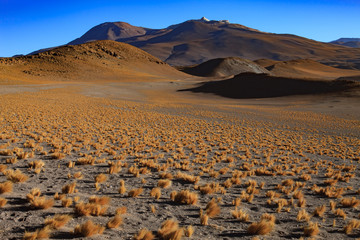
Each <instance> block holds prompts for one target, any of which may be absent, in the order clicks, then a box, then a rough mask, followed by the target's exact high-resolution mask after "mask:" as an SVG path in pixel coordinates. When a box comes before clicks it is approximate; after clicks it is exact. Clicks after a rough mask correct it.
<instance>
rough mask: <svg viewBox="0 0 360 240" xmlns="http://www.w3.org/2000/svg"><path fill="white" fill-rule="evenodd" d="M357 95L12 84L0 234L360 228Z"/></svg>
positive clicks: (274, 235)
mask: <svg viewBox="0 0 360 240" xmlns="http://www.w3.org/2000/svg"><path fill="white" fill-rule="evenodd" d="M174 84H175V83H174V82H171V83H169V84H168V85H166V84H165V85H166V86H167V87H168V88H169V89H173V88H174V87H173V85H174ZM165 85H164V86H165ZM175 85H176V84H175ZM142 86H144V85H142ZM169 86H170V87H169ZM156 89H157V90H156ZM159 89H160V90H159ZM117 92H118V94H116V93H117ZM124 92H127V93H128V94H127V95H126V94H125V95H124ZM165 92H167V93H168V95H166V94H165ZM171 94H174V97H171ZM121 96H125V97H123V98H122V97H121ZM141 96H142V97H141ZM329 99H331V100H329ZM357 99H358V98H356V99H355V100H353V102H351V101H350V100H348V99H347V98H335V97H334V98H333V97H332V96H323V97H315V98H312V97H289V98H277V99H270V100H269V99H265V100H257V99H254V100H234V99H232V100H225V99H222V98H220V97H217V96H213V95H206V94H199V95H196V94H195V93H184V92H181V93H180V92H176V91H165V90H163V89H162V87H161V86H160V85H156V83H154V84H148V85H146V87H142V88H141V87H140V90H139V91H138V92H137V93H135V90H134V91H133V92H132V91H131V89H129V88H128V89H126V88H125V87H123V86H121V85H119V86H109V85H103V86H101V85H91V86H86V87H84V86H81V85H79V84H74V85H71V84H68V85H66V84H65V85H61V84H60V85H54V86H51V85H49V86H45V85H43V86H40V85H36V86H33V87H29V86H15V87H13V88H11V87H8V88H6V87H4V88H2V92H1V95H0V109H1V111H0V126H1V129H0V172H1V173H0V206H1V209H0V219H1V221H0V238H1V239H21V238H24V239H41V238H50V239H76V238H82V237H86V236H90V235H92V237H93V239H133V238H134V239H147V240H149V239H152V238H155V239H180V238H182V239H187V238H189V239H300V238H308V237H310V238H311V237H313V238H316V239H345V238H350V239H351V238H356V237H360V210H359V207H360V186H359V177H360V176H359V172H358V168H359V164H360V121H359V118H358V116H359V115H358V114H359V113H358V112H356V101H357ZM285 102H286V103H287V104H284V103H285ZM325 105H326V106H325ZM326 109H331V110H332V111H330V110H329V111H328V110H326ZM357 111H358V110H357Z"/></svg>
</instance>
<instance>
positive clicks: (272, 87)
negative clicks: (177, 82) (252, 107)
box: [181, 73, 360, 98]
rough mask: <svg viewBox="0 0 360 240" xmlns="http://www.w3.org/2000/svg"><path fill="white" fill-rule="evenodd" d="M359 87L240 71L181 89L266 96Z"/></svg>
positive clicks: (234, 95) (247, 96)
mask: <svg viewBox="0 0 360 240" xmlns="http://www.w3.org/2000/svg"><path fill="white" fill-rule="evenodd" d="M359 86H360V84H359V83H356V82H353V81H344V80H343V81H339V80H333V81H320V80H318V81H316V80H303V79H296V78H283V77H274V76H270V75H267V74H255V73H242V74H239V75H237V76H234V77H233V78H231V79H227V80H221V81H211V82H205V83H202V84H200V85H199V86H197V87H194V88H190V89H183V90H181V91H191V92H198V93H213V94H216V95H219V96H223V97H228V98H268V97H281V96H290V95H300V94H301V95H302V94H319V93H329V92H339V91H344V90H347V89H351V88H359Z"/></svg>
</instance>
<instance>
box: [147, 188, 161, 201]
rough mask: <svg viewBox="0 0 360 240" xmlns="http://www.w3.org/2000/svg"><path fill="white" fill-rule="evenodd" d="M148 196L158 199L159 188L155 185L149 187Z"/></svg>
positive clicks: (159, 194) (159, 195)
mask: <svg viewBox="0 0 360 240" xmlns="http://www.w3.org/2000/svg"><path fill="white" fill-rule="evenodd" d="M150 196H151V197H154V198H155V199H159V198H160V197H161V188H158V187H156V188H153V189H151V191H150Z"/></svg>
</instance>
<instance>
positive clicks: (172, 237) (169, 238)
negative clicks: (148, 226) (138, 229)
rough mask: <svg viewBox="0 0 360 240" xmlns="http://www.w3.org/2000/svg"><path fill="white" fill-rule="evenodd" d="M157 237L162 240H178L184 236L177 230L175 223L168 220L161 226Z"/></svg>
mask: <svg viewBox="0 0 360 240" xmlns="http://www.w3.org/2000/svg"><path fill="white" fill-rule="evenodd" d="M158 235H159V237H160V238H161V239H163V240H180V239H181V237H182V236H183V235H184V230H183V229H182V228H179V224H178V222H177V221H175V220H172V219H168V220H166V221H165V222H163V223H162V224H161V228H160V229H159V230H158Z"/></svg>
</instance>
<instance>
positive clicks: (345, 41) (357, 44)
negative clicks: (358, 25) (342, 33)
mask: <svg viewBox="0 0 360 240" xmlns="http://www.w3.org/2000/svg"><path fill="white" fill-rule="evenodd" d="M330 43H333V44H337V45H342V46H347V47H354V48H360V38H339V39H338V40H336V41H332V42H330Z"/></svg>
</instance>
